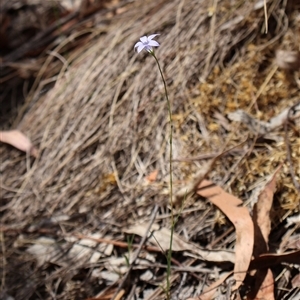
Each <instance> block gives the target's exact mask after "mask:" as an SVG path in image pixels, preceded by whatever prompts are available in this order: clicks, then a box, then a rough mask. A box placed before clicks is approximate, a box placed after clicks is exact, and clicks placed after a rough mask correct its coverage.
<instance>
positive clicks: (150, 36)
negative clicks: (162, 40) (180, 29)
mask: <svg viewBox="0 0 300 300" xmlns="http://www.w3.org/2000/svg"><path fill="white" fill-rule="evenodd" d="M157 35H159V34H151V35H149V36H148V40H149V41H151V40H152V39H153V38H155V37H156V36H157Z"/></svg>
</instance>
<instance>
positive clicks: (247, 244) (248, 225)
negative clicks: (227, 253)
mask: <svg viewBox="0 0 300 300" xmlns="http://www.w3.org/2000/svg"><path fill="white" fill-rule="evenodd" d="M197 193H198V195H200V196H202V197H205V198H207V199H208V200H210V201H211V202H212V203H213V204H214V205H216V206H217V207H218V208H219V209H220V210H222V212H223V213H224V214H225V215H226V216H227V217H228V219H229V220H230V221H231V222H232V224H233V225H234V227H235V230H236V245H235V265H234V279H235V280H236V284H235V286H234V289H235V290H236V289H238V288H239V287H240V286H241V284H242V283H243V281H244V279H245V277H246V274H247V270H248V268H249V265H250V262H251V258H252V251H253V245H254V228H253V222H252V219H251V217H250V214H249V212H248V209H247V208H246V207H244V206H242V205H243V202H242V201H241V200H240V199H238V198H237V197H235V196H233V195H231V194H229V193H226V192H225V191H224V190H223V189H222V188H221V187H219V186H217V185H215V184H214V183H213V182H211V181H208V180H204V181H202V183H201V184H200V185H199V187H198V190H197Z"/></svg>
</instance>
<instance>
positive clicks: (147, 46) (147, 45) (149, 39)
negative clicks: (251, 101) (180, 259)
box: [134, 34, 176, 299]
mask: <svg viewBox="0 0 300 300" xmlns="http://www.w3.org/2000/svg"><path fill="white" fill-rule="evenodd" d="M158 35H159V34H151V35H149V36H142V37H141V38H140V41H139V42H137V43H136V44H135V45H134V48H135V50H136V51H137V52H138V53H140V52H141V51H143V50H145V51H147V52H148V53H149V54H150V55H151V56H152V57H153V58H154V59H155V62H156V64H157V66H158V70H159V73H160V76H161V79H162V81H163V84H164V90H165V97H166V101H167V108H168V115H169V124H170V136H169V142H170V152H169V169H170V177H169V180H170V182H169V186H170V193H169V197H170V204H171V236H170V246H169V251H168V253H167V286H166V294H167V299H170V289H171V285H170V276H171V259H172V244H173V234H174V228H175V224H176V221H175V220H174V214H173V165H172V156H173V147H172V141H173V123H172V109H171V103H170V100H169V95H168V90H167V85H166V81H165V78H164V75H163V72H162V69H161V66H160V64H159V61H158V59H157V57H156V55H155V53H154V48H153V47H159V46H160V44H159V43H158V42H157V41H155V40H153V39H154V38H155V37H156V36H158Z"/></svg>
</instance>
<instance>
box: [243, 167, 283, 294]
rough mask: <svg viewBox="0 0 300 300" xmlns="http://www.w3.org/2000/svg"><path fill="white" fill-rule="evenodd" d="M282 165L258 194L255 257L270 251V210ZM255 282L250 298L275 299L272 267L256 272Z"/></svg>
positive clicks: (254, 217)
mask: <svg viewBox="0 0 300 300" xmlns="http://www.w3.org/2000/svg"><path fill="white" fill-rule="evenodd" d="M280 168H281V166H280V167H279V168H277V170H276V171H275V172H274V174H272V175H271V176H270V179H269V180H268V181H267V184H266V186H265V187H264V189H263V190H262V191H261V193H260V195H259V196H258V201H257V203H256V204H255V205H254V209H253V223H254V249H253V255H254V257H257V256H259V255H260V254H262V253H267V252H268V251H269V246H268V242H269V234H270V231H271V220H270V210H271V207H272V204H273V196H274V193H275V190H276V175H277V173H278V172H279V170H280ZM253 276H254V279H255V284H254V286H252V290H251V291H250V293H249V294H248V296H247V299H249V300H258V299H266V300H274V299H275V296H274V278H273V274H272V272H271V270H270V269H268V268H261V269H259V270H257V271H256V272H255V273H254V274H253Z"/></svg>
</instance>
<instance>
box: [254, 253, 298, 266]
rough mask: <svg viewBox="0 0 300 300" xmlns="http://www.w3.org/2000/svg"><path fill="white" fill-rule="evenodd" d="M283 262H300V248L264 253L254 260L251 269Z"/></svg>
mask: <svg viewBox="0 0 300 300" xmlns="http://www.w3.org/2000/svg"><path fill="white" fill-rule="evenodd" d="M281 263H288V264H298V265H299V264H300V250H297V251H292V252H287V253H282V254H276V253H270V254H262V255H260V256H258V257H256V258H255V259H254V260H252V262H251V264H250V270H253V269H262V268H267V267H272V266H275V265H278V264H281Z"/></svg>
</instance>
